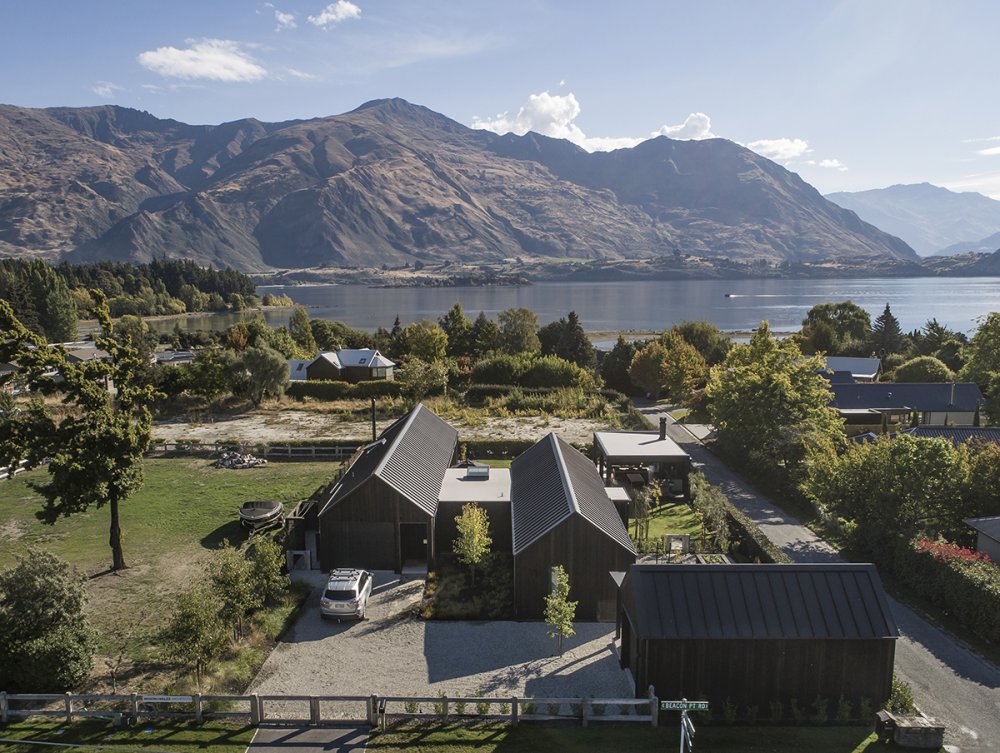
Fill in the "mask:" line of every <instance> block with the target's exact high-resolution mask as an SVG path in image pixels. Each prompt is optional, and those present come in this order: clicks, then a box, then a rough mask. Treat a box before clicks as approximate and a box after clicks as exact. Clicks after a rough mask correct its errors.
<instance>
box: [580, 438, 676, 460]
mask: <svg viewBox="0 0 1000 753" xmlns="http://www.w3.org/2000/svg"><path fill="white" fill-rule="evenodd" d="M594 445H595V446H596V447H597V449H598V450H599V451H600V453H601V454H602V455H603V456H604V457H605V458H607V459H608V460H609V461H611V462H617V463H655V462H657V461H677V460H690V459H691V457H690V456H689V455H688V454H687V453H686V452H684V450H682V449H681V447H680V445H678V444H677V443H676V442H675V441H674V440H672V439H671V438H670V437H665V438H663V439H660V434H659V432H656V431H595V432H594Z"/></svg>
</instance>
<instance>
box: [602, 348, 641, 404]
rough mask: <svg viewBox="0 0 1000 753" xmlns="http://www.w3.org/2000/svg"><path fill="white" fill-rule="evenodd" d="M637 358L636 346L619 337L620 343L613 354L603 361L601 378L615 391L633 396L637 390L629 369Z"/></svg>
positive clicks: (605, 357) (612, 351) (613, 350)
mask: <svg viewBox="0 0 1000 753" xmlns="http://www.w3.org/2000/svg"><path fill="white" fill-rule="evenodd" d="M633 358H635V345H634V344H633V343H631V342H629V341H628V340H626V339H625V338H624V337H622V336H621V335H618V341H617V342H616V343H615V347H613V348H612V349H611V352H610V353H608V354H607V355H606V356H604V360H603V361H601V377H602V378H603V379H604V383H605V384H606V385H607V386H608V387H610V388H611V389H613V390H618V391H619V392H623V393H625V394H626V395H631V394H632V392H633V390H634V389H635V387H634V385H633V384H632V380H631V379H630V378H629V375H628V369H629V366H631V365H632V359H633Z"/></svg>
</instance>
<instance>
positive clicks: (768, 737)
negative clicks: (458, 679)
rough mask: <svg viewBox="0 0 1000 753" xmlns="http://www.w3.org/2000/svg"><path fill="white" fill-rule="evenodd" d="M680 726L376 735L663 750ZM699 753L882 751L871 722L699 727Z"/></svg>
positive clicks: (443, 747) (465, 746) (451, 748)
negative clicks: (858, 725)
mask: <svg viewBox="0 0 1000 753" xmlns="http://www.w3.org/2000/svg"><path fill="white" fill-rule="evenodd" d="M678 741H679V730H678V728H677V727H676V726H675V725H673V724H671V725H670V726H664V727H660V728H659V729H651V728H649V727H639V726H629V727H624V726H615V727H600V726H592V727H588V728H586V729H584V728H582V727H556V726H551V727H549V726H540V725H533V724H522V725H521V726H518V727H508V726H502V725H489V724H484V725H475V726H463V727H458V726H436V725H419V726H412V727H407V728H404V729H401V730H395V731H390V732H387V733H384V734H379V735H376V736H373V737H372V739H371V741H370V742H369V743H368V750H372V751H379V753H395V752H396V751H407V753H493V752H494V751H496V753H521V751H523V752H524V753H533V752H534V751H539V750H551V751H560V753H576V752H577V751H579V752H580V753H587V752H589V751H593V752H594V753H606V752H607V751H628V753H663V751H669V750H677V746H678ZM694 742H695V750H697V751H698V753H862V751H867V750H871V751H875V750H881V749H883V748H884V746H882V745H880V744H879V743H876V742H875V736H874V734H870V732H869V729H868V728H867V727H707V726H706V727H699V728H698V730H697V732H696V734H695V739H694Z"/></svg>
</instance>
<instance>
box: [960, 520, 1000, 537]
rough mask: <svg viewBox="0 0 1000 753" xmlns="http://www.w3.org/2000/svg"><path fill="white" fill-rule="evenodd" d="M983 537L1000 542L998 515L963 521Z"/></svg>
mask: <svg viewBox="0 0 1000 753" xmlns="http://www.w3.org/2000/svg"><path fill="white" fill-rule="evenodd" d="M965 523H966V524H967V525H970V526H972V527H973V528H975V529H976V530H977V531H979V532H980V533H981V534H983V535H984V536H988V537H990V538H991V539H993V540H994V541H1000V515H994V516H993V517H990V518H969V519H968V520H966V521H965Z"/></svg>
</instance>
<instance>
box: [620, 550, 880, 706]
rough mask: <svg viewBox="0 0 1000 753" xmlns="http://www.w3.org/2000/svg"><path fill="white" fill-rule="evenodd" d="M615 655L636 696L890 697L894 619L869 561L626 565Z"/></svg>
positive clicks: (747, 699) (729, 699) (738, 701)
mask: <svg viewBox="0 0 1000 753" xmlns="http://www.w3.org/2000/svg"><path fill="white" fill-rule="evenodd" d="M620 597H621V598H620V611H619V629H620V636H621V652H620V655H621V665H622V667H625V668H628V669H629V671H630V672H631V674H632V678H633V680H634V682H635V692H636V696H637V697H639V696H643V695H645V693H646V692H647V689H648V687H649V686H650V685H652V686H654V687H655V688H656V693H657V695H658V696H659V697H660V698H699V699H706V700H708V701H709V702H711V704H712V705H713V708H714V709H721V708H722V706H723V704H725V703H730V704H734V705H736V706H737V707H741V708H746V707H748V706H756V707H757V708H758V710H759V712H760V714H761V716H766V715H767V713H768V709H769V704H770V703H771V702H780V703H782V704H783V705H784V710H785V714H788V711H789V707H790V703H791V701H792V700H793V699H795V700H796V701H797V703H798V704H799V707H800V708H803V709H806V708H808V706H809V705H810V704H812V703H813V701H814V699H816V698H817V697H819V698H823V699H826V700H828V701H829V704H830V705H829V708H830V709H832V710H835V709H836V706H837V703H838V700H839V699H840V698H841V697H843V698H845V699H847V700H849V701H851V702H852V703H853V704H855V706H856V705H857V704H858V702H859V701H860V699H862V698H867V699H868V700H869V701H870V702H871V703H872V704H873V705H874V707H875V708H879V704H881V703H882V702H884V701H885V700H886V699H887V698H888V697H889V695H890V692H891V688H892V670H893V661H894V657H895V641H896V638H897V637H898V636H899V631H898V629H897V627H896V623H895V620H894V619H893V616H892V613H891V611H890V609H889V604H888V601H887V599H886V596H885V592H884V590H883V588H882V582H881V580H880V579H879V576H878V572H877V571H876V569H875V567H874V565H867V564H851V563H843V564H841V563H823V564H795V565H784V564H782V565H633V566H632V567H630V568H629V569H628V572H627V573H626V574H625V576H624V579H623V581H622V583H621V588H620Z"/></svg>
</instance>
